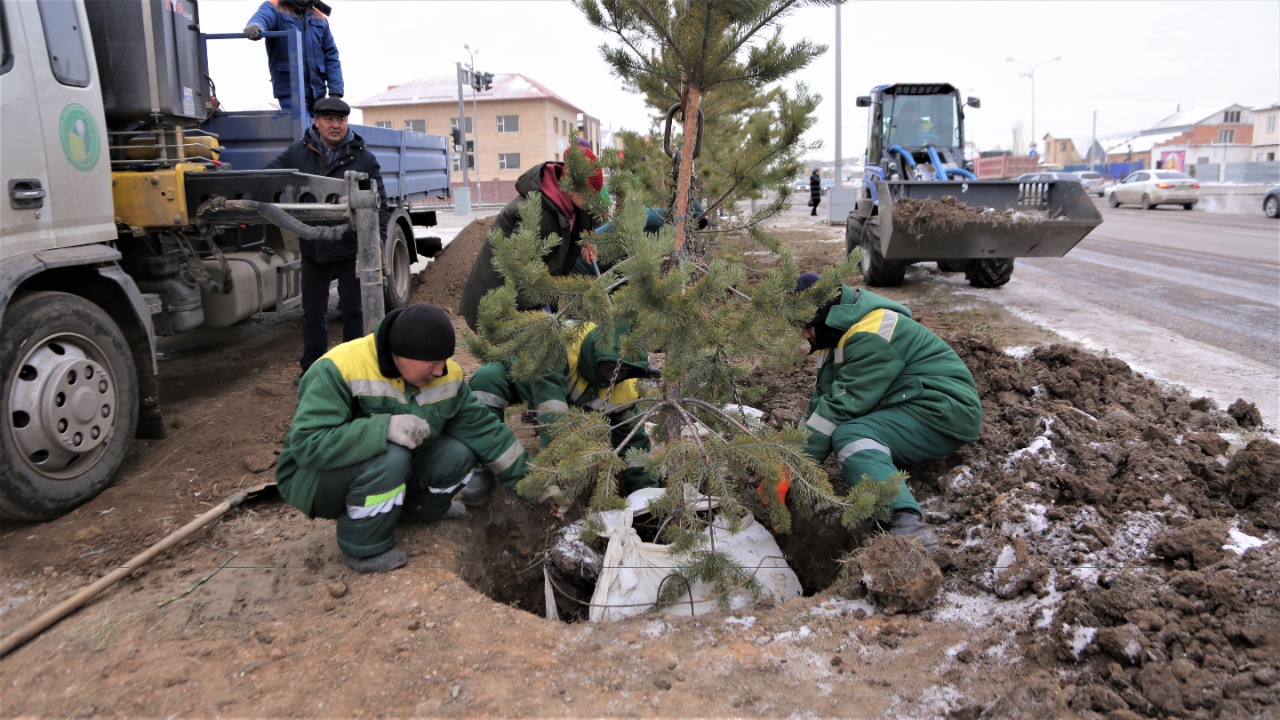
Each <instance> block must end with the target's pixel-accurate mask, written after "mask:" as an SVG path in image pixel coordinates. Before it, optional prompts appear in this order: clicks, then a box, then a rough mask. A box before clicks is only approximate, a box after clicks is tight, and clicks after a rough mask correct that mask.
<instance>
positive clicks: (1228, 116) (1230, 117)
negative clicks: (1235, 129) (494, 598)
mask: <svg viewBox="0 0 1280 720" xmlns="http://www.w3.org/2000/svg"><path fill="white" fill-rule="evenodd" d="M1222 122H1228V123H1238V122H1240V111H1239V110H1228V111H1226V112H1224V113H1222Z"/></svg>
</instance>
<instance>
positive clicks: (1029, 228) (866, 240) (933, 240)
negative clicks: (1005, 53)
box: [845, 84, 1102, 288]
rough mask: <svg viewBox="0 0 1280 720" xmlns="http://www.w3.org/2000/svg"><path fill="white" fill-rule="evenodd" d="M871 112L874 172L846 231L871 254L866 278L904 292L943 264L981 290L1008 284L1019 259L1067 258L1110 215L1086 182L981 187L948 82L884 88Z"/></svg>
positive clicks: (870, 165) (863, 103) (869, 165)
mask: <svg viewBox="0 0 1280 720" xmlns="http://www.w3.org/2000/svg"><path fill="white" fill-rule="evenodd" d="M858 107H869V108H871V118H870V122H869V123H868V124H869V132H868V139H867V158H866V164H865V165H866V169H865V174H864V177H863V183H862V188H861V190H860V192H859V195H858V200H857V203H856V205H855V207H854V210H853V211H852V212H850V213H849V217H848V219H847V220H846V226H845V252H846V253H850V252H853V249H854V248H857V247H860V248H862V274H863V280H864V281H865V282H866V283H867V284H868V285H872V286H887V285H901V284H902V280H903V277H904V275H905V274H906V269H907V266H909V265H911V264H912V263H915V262H921V261H930V260H931V261H935V262H937V263H938V267H939V268H940V269H941V270H943V271H961V272H964V274H965V277H966V278H967V279H968V280H969V284H971V285H973V286H974V287H981V288H992V287H999V286H1000V285H1003V284H1005V283H1007V282H1009V278H1010V276H1011V275H1012V274H1013V260H1014V258H1017V257H1062V256H1063V255H1066V254H1067V251H1069V250H1071V248H1073V247H1075V246H1076V244H1077V243H1079V242H1080V241H1081V240H1082V239H1084V237H1085V236H1086V235H1088V234H1089V231H1091V230H1093V228H1095V227H1097V226H1098V225H1099V224H1100V223H1101V222H1102V216H1101V215H1100V214H1098V210H1097V208H1095V207H1094V205H1093V202H1092V201H1091V200H1090V199H1089V197H1088V195H1087V194H1086V193H1085V191H1084V188H1083V187H1082V186H1081V185H1080V183H1076V182H1067V181H1056V182H1034V183H1019V182H1016V181H1009V180H978V179H976V177H975V176H974V174H973V172H972V166H971V163H967V162H965V160H964V155H963V148H964V108H965V107H974V108H977V107H979V101H978V99H977V98H973V97H970V98H968V99H967V100H966V101H963V102H962V101H961V99H960V94H959V92H957V91H956V89H955V88H954V87H953V86H951V85H947V84H898V85H884V86H880V87H877V88H875V89H873V90H872V94H871V95H865V96H862V97H859V98H858Z"/></svg>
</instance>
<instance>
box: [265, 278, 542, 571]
mask: <svg viewBox="0 0 1280 720" xmlns="http://www.w3.org/2000/svg"><path fill="white" fill-rule="evenodd" d="M454 344H455V336H454V330H453V324H452V322H450V320H449V317H448V315H446V314H445V312H444V311H443V310H441V309H440V308H438V307H436V306H435V305H428V304H425V303H422V304H417V305H411V306H409V307H407V308H404V309H402V310H395V311H393V312H391V313H389V314H388V315H387V316H386V317H385V318H383V319H382V321H381V322H380V323H379V324H378V326H377V328H376V329H375V331H374V332H373V333H372V334H370V335H367V336H365V337H363V338H359V339H357V340H352V341H350V342H345V343H343V344H341V345H339V346H337V347H335V348H333V349H332V350H330V351H329V352H328V353H326V354H325V355H324V356H322V357H321V358H320V359H319V360H317V361H316V362H315V364H313V365H312V366H311V368H309V369H308V370H307V372H306V373H305V374H304V375H303V376H302V380H301V382H300V383H299V385H298V408H297V410H296V411H295V413H294V416H293V424H292V425H291V426H290V427H289V434H288V436H287V437H286V438H285V442H284V449H283V450H282V451H281V453H280V459H279V462H278V464H277V467H276V483H277V486H278V487H279V489H280V494H281V495H283V496H284V498H285V499H286V500H288V501H289V503H290V504H292V505H293V506H294V507H296V508H298V509H299V510H301V511H302V512H304V513H306V514H307V516H308V517H323V518H333V519H336V520H337V521H338V527H337V534H338V547H339V549H340V550H341V551H342V554H343V557H344V559H345V560H346V563H347V564H348V565H350V566H351V567H352V568H353V569H355V570H357V571H359V572H386V571H388V570H394V569H395V568H398V567H400V566H402V565H404V564H405V555H404V552H403V551H401V550H400V549H399V548H397V547H396V546H395V538H394V536H393V530H394V528H395V525H396V522H397V521H398V520H399V519H400V516H401V514H402V512H407V513H408V515H409V516H410V517H412V518H415V519H418V520H423V521H431V520H439V519H444V518H455V517H460V516H462V515H463V514H464V513H465V512H466V509H465V508H464V507H463V506H462V504H461V503H459V502H457V501H456V500H453V495H454V494H455V493H457V492H458V490H459V489H460V488H461V487H462V486H463V485H464V484H465V483H466V481H467V478H468V476H469V474H470V473H471V470H472V468H473V467H475V465H476V462H477V460H479V461H480V462H482V463H484V464H485V466H487V467H488V469H489V470H490V471H491V472H492V473H493V475H494V476H496V478H497V479H498V480H499V481H501V482H502V483H503V484H505V485H507V486H508V487H514V486H515V483H516V481H517V480H519V479H520V478H521V477H523V476H524V474H525V472H526V469H527V463H528V455H527V453H526V452H525V450H524V448H523V447H522V446H521V445H520V443H519V441H518V440H517V439H516V436H515V434H514V433H513V432H512V431H511V429H510V428H508V427H507V426H506V425H504V424H503V423H501V422H499V421H498V420H496V419H495V418H494V417H493V413H491V412H490V411H489V410H488V409H487V408H486V407H485V406H483V405H481V404H480V402H479V401H478V400H476V398H475V396H473V395H472V394H471V389H470V387H468V386H467V383H466V382H465V380H464V378H463V374H462V369H461V368H460V367H459V366H458V364H457V363H456V362H454V361H452V360H450V359H449V358H450V357H451V356H452V355H453V351H454Z"/></svg>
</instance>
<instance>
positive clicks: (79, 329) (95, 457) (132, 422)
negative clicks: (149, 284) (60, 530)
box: [0, 292, 139, 520]
mask: <svg viewBox="0 0 1280 720" xmlns="http://www.w3.org/2000/svg"><path fill="white" fill-rule="evenodd" d="M0 368H3V375H0V397H3V398H4V406H5V412H6V413H7V414H8V417H7V418H6V420H8V422H6V423H5V424H4V426H0V450H2V451H3V452H2V453H0V455H2V456H3V458H4V459H3V461H0V518H6V519H12V520H51V519H53V518H56V517H58V516H60V515H63V514H65V513H67V512H68V511H70V510H71V509H72V508H74V507H76V506H77V505H79V504H81V503H83V502H85V501H86V500H89V499H90V498H92V497H93V496H95V495H97V494H98V493H100V492H102V490H103V489H104V488H105V487H107V485H109V484H110V483H111V480H112V478H113V477H115V474H116V471H117V470H118V469H119V468H120V465H121V464H122V463H123V462H124V457H125V454H126V453H127V452H128V451H129V445H130V444H131V443H132V442H133V434H134V430H135V429H136V428H137V423H138V407H139V398H138V380H137V376H136V370H135V367H134V364H133V354H132V353H131V352H130V350H129V341H128V340H127V339H126V337H125V335H124V333H123V332H121V330H120V327H119V326H118V325H116V323H115V322H114V321H113V320H112V319H111V317H110V316H108V315H107V313H106V312H104V311H103V310H102V308H100V307H98V306H97V305H95V304H93V303H92V302H89V301H88V300H86V299H84V298H82V297H79V296H77V295H71V294H68V293H61V292H36V293H31V294H29V295H26V296H24V297H21V298H19V299H18V300H16V301H15V302H13V303H12V304H11V305H10V306H9V308H8V309H7V310H6V311H5V315H4V335H3V337H0Z"/></svg>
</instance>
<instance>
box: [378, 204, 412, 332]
mask: <svg viewBox="0 0 1280 720" xmlns="http://www.w3.org/2000/svg"><path fill="white" fill-rule="evenodd" d="M382 257H383V264H384V265H385V266H386V267H384V268H383V277H385V278H386V285H385V288H384V292H385V293H386V303H387V312H391V311H392V310H399V309H400V308H402V307H405V306H406V305H408V304H409V294H410V292H411V291H412V290H413V273H412V272H411V271H410V270H409V266H410V265H411V264H412V263H411V262H410V260H409V242H408V240H407V239H406V237H405V232H404V226H403V225H401V224H400V223H398V222H395V221H392V222H391V223H390V224H389V225H388V226H387V245H386V247H385V248H384V249H383V253H382Z"/></svg>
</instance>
